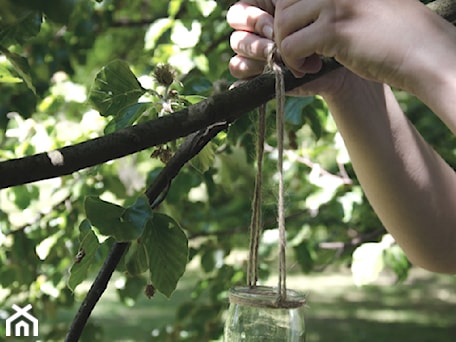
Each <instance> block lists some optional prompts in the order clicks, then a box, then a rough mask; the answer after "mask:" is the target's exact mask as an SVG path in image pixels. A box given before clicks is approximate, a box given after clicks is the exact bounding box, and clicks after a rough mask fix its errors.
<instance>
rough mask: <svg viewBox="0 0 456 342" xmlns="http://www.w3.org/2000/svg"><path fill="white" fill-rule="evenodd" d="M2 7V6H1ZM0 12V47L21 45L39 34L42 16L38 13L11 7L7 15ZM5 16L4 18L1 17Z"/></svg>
mask: <svg viewBox="0 0 456 342" xmlns="http://www.w3.org/2000/svg"><path fill="white" fill-rule="evenodd" d="M2 5H3V4H2ZM3 10H4V9H2V10H1V13H0V18H1V20H2V25H1V26H0V45H3V46H6V47H8V46H9V45H12V44H23V43H24V42H25V41H26V40H27V39H29V38H31V37H35V36H36V35H37V34H38V32H40V28H41V23H42V16H41V13H39V12H38V11H31V10H28V9H24V8H21V7H18V6H14V5H11V6H10V8H9V9H7V10H8V13H4V12H3ZM5 14H6V15H7V18H5V17H4V16H3V15H5Z"/></svg>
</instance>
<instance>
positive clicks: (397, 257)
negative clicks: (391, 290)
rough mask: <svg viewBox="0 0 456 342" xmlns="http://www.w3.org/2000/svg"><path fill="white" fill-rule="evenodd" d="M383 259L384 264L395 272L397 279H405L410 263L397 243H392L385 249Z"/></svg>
mask: <svg viewBox="0 0 456 342" xmlns="http://www.w3.org/2000/svg"><path fill="white" fill-rule="evenodd" d="M383 260H384V262H385V265H386V266H387V267H390V268H391V269H392V270H393V271H394V273H396V276H397V280H398V281H404V280H406V279H407V277H408V274H409V271H410V268H411V266H412V264H411V263H410V261H409V260H408V259H407V256H406V255H405V253H404V251H403V250H402V249H401V247H399V245H393V246H391V247H390V248H387V249H385V251H384V254H383Z"/></svg>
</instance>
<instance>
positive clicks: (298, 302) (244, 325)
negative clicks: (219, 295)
mask: <svg viewBox="0 0 456 342" xmlns="http://www.w3.org/2000/svg"><path fill="white" fill-rule="evenodd" d="M228 296H229V300H230V307H229V309H228V317H227V320H226V322H225V331H224V341H225V342H241V341H242V342H265V341H275V342H281V341H283V342H303V341H305V331H306V328H305V322H304V304H305V297H304V295H302V294H299V293H298V292H296V291H293V290H287V296H286V300H284V301H278V293H277V290H276V289H274V288H272V287H265V286H257V287H254V288H250V287H248V286H246V287H235V288H233V289H231V290H230V292H229V294H228Z"/></svg>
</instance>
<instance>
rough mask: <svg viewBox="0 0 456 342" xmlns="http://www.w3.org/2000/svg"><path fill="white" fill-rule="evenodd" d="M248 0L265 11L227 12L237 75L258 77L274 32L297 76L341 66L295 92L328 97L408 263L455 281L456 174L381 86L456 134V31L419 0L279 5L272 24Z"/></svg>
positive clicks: (285, 0)
mask: <svg viewBox="0 0 456 342" xmlns="http://www.w3.org/2000/svg"><path fill="white" fill-rule="evenodd" d="M248 2H249V4H250V5H254V6H258V7H261V8H263V9H264V11H262V10H260V9H259V8H256V10H255V13H253V12H251V15H250V14H248V13H249V12H248V11H245V8H247V7H248V6H247V4H238V5H235V6H234V9H233V10H232V11H230V12H231V14H230V13H229V15H228V22H230V24H231V25H232V26H233V27H234V28H235V29H236V30H238V31H237V32H235V33H234V34H233V36H232V39H231V46H232V48H233V50H234V51H235V52H236V53H237V55H236V56H235V57H234V58H233V59H232V61H231V63H230V69H231V72H232V74H233V75H234V76H236V77H238V78H248V77H251V76H254V75H255V74H258V73H260V72H261V70H262V65H263V64H264V52H265V51H267V46H268V44H271V43H272V40H270V39H268V38H269V37H268V36H267V35H265V34H264V32H263V31H262V30H263V29H264V27H265V26H267V25H271V24H274V25H275V30H274V33H275V41H276V42H277V45H278V46H279V48H280V49H281V54H282V57H283V59H284V61H285V62H286V63H287V65H288V67H289V68H290V69H291V70H292V71H293V72H294V73H295V75H296V76H301V75H303V74H305V73H307V72H316V71H318V70H319V67H320V62H319V57H318V56H319V55H325V56H331V57H335V58H336V59H337V60H338V61H339V62H340V63H342V64H344V65H345V67H346V68H344V69H341V70H337V71H335V72H333V73H331V74H330V75H326V76H324V77H322V78H320V79H318V80H316V81H314V82H312V83H309V84H307V85H305V86H304V87H301V88H299V89H298V90H296V91H294V94H295V95H314V94H321V95H322V96H323V97H324V98H325V100H326V102H327V103H328V106H329V107H330V110H331V113H332V115H333V116H334V119H335V121H336V123H337V125H338V128H339V130H340V132H341V134H342V136H343V138H344V140H345V143H346V146H347V149H348V151H349V153H350V156H351V159H352V162H353V165H354V168H355V171H356V173H357V176H358V178H359V180H360V182H361V185H362V186H363V189H364V191H365V193H366V195H367V197H368V198H369V201H370V202H371V204H372V206H373V208H374V209H375V211H376V213H377V214H378V216H379V217H380V219H381V220H382V222H383V223H384V225H385V227H386V228H387V229H388V230H389V231H390V232H391V233H392V234H393V236H394V237H395V239H396V240H397V242H398V243H399V244H400V245H401V246H402V248H403V249H404V251H405V252H406V253H407V255H408V257H409V258H410V259H411V260H412V261H413V262H414V263H415V264H417V265H420V266H422V267H424V268H427V269H429V270H433V271H438V272H447V273H456V248H455V247H456V174H455V173H454V171H453V170H452V169H451V168H450V167H449V166H448V165H447V164H446V163H445V162H444V161H443V160H442V158H440V156H438V155H437V154H436V153H435V152H434V151H433V150H432V148H431V147H430V146H429V145H428V144H427V143H426V142H425V141H424V140H423V139H422V137H421V136H420V135H419V134H418V133H417V131H416V130H415V129H414V127H413V126H412V125H411V124H410V123H409V122H408V120H407V119H406V117H405V116H404V114H403V113H402V111H401V109H400V107H399V105H398V103H397V101H396V100H395V98H394V95H393V94H392V92H391V90H390V89H389V87H387V86H385V85H383V84H382V82H387V83H389V84H392V85H395V86H399V87H401V88H403V89H406V90H408V91H409V92H411V93H413V94H415V95H417V96H418V97H419V98H420V99H421V100H423V102H424V103H426V104H427V105H428V106H429V107H430V108H431V109H433V110H434V112H435V113H436V114H437V115H438V116H439V117H440V118H441V119H442V120H443V121H444V122H445V123H446V124H447V125H448V126H449V127H450V128H451V129H452V130H453V132H455V133H456V113H455V112H454V110H455V109H454V108H456V103H455V101H456V78H455V70H456V65H455V63H456V37H455V36H456V30H455V28H454V27H453V26H452V25H451V24H449V23H447V22H445V21H444V20H442V19H441V18H439V17H438V16H436V15H434V14H433V13H432V12H430V11H428V10H427V9H426V8H425V7H424V6H422V5H421V4H420V3H418V1H416V0H401V1H400V2H398V1H395V0H392V1H390V0H359V1H356V0H351V1H343V0H339V1H336V2H334V1H324V0H321V1H312V0H306V1H304V0H301V1H292V0H278V1H277V8H276V11H275V18H273V16H272V14H274V13H271V10H270V8H269V7H268V6H266V5H265V4H264V2H265V1H257V2H258V3H256V1H254V0H251V1H248ZM272 3H275V2H274V1H272ZM338 6H341V7H338ZM335 7H337V8H335ZM399 7H400V8H399ZM394 12H396V13H394ZM246 13H247V15H245V14H246ZM398 13H399V15H398ZM234 14H236V15H234ZM230 15H231V18H230ZM233 17H235V19H233ZM259 18H261V20H258V19H259ZM415 21H416V22H419V25H418V28H419V29H418V28H417V27H415V26H416V25H415V26H414V25H413V22H415ZM379 28H382V29H379ZM394 30H396V31H394ZM252 33H255V34H254V35H252ZM391 37H394V39H393V38H391ZM366 38H367V39H366ZM404 38H405V39H404ZM422 44H424V46H425V48H421V47H422ZM414 47H417V48H414ZM411 52H413V54H411ZM436 65H437V66H439V67H438V68H437V67H436ZM347 69H350V70H351V71H349V70H347ZM451 71H453V72H451ZM357 75H360V76H362V77H363V78H361V77H359V76H357ZM366 79H371V80H373V81H367V80H366ZM375 81H377V82H381V83H377V82H375Z"/></svg>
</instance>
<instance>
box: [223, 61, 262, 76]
mask: <svg viewBox="0 0 456 342" xmlns="http://www.w3.org/2000/svg"><path fill="white" fill-rule="evenodd" d="M264 65H265V62H264V61H258V60H254V59H251V58H245V57H242V56H238V55H237V56H234V57H233V58H231V60H230V64H229V68H230V72H231V75H233V76H234V77H236V78H239V79H247V78H251V77H254V76H257V75H259V74H261V73H262V72H263V70H264Z"/></svg>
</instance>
